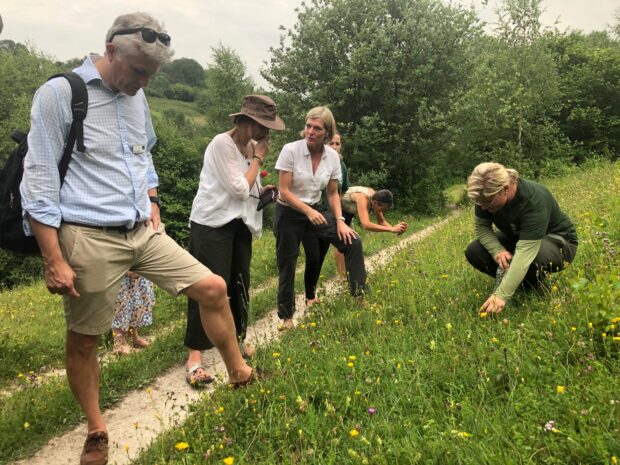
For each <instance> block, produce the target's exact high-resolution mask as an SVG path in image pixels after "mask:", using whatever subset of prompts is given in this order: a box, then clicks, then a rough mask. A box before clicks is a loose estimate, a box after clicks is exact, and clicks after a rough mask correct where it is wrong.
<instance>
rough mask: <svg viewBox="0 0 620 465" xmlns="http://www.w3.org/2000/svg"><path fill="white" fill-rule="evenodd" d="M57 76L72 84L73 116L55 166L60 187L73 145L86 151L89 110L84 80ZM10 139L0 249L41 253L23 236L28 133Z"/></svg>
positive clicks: (0, 203) (0, 183)
mask: <svg viewBox="0 0 620 465" xmlns="http://www.w3.org/2000/svg"><path fill="white" fill-rule="evenodd" d="M56 77H64V78H65V79H67V80H68V81H69V84H71V113H72V115H73V121H72V123H71V128H70V130H69V137H68V138H67V144H66V145H65V149H64V152H63V154H62V158H61V160H60V162H59V163H58V172H59V173H60V185H61V186H62V183H63V182H64V179H65V175H66V174H67V168H68V167H69V162H70V161H71V153H72V152H73V146H74V145H75V144H76V142H77V149H78V151H80V152H85V151H86V148H85V147H84V118H86V111H87V110H88V91H87V90H86V84H85V83H84V80H83V79H82V78H81V77H80V76H79V75H78V74H76V73H73V72H69V73H61V74H55V75H54V76H52V77H50V78H49V79H54V78H56ZM49 79H48V80H49ZM11 137H12V138H13V140H14V141H15V142H17V144H18V146H17V148H16V149H14V150H13V151H12V152H11V154H10V155H9V158H8V160H7V162H6V163H5V165H4V168H2V172H1V173H0V247H1V248H3V249H6V250H10V251H12V252H16V253H21V254H31V255H32V254H40V253H41V251H40V249H39V245H38V244H37V241H36V239H35V238H34V236H26V234H25V233H24V229H23V223H22V197H21V194H20V192H19V185H20V183H21V181H22V177H23V175H24V158H25V157H26V154H27V153H28V134H25V133H23V132H21V131H14V132H13V133H12V134H11Z"/></svg>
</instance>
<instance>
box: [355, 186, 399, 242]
mask: <svg viewBox="0 0 620 465" xmlns="http://www.w3.org/2000/svg"><path fill="white" fill-rule="evenodd" d="M351 198H352V199H353V200H355V205H356V206H357V217H358V219H359V220H360V224H361V225H362V228H364V229H365V230H367V231H373V232H391V233H394V234H402V233H404V232H405V231H406V230H407V223H404V222H402V221H401V222H400V223H398V224H397V225H396V226H391V225H390V223H388V222H387V221H386V219H385V216H383V213H382V212H376V216H377V222H378V224H377V223H373V222H372V221H370V215H368V197H366V196H365V195H364V194H363V193H361V192H356V193H355V194H352V195H351Z"/></svg>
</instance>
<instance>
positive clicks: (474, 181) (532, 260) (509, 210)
mask: <svg viewBox="0 0 620 465" xmlns="http://www.w3.org/2000/svg"><path fill="white" fill-rule="evenodd" d="M467 195H468V196H469V198H470V199H471V200H472V201H473V202H474V203H475V204H476V206H475V210H474V212H475V223H474V225H475V234H476V240H475V241H473V242H472V243H471V244H469V246H468V247H467V250H466V251H465V257H466V258H467V260H468V261H469V263H471V265H472V266H474V267H475V268H476V269H478V270H480V271H482V272H483V273H486V274H488V275H490V276H492V277H495V276H496V273H497V271H498V268H501V270H504V271H505V274H504V275H503V278H502V279H501V282H500V283H499V284H498V286H497V287H496V289H495V290H494V291H493V293H492V294H491V295H490V296H489V298H488V299H487V300H486V301H485V302H484V303H483V304H482V306H481V307H480V311H481V312H489V313H499V312H501V311H502V309H503V308H504V306H505V305H506V302H508V300H510V298H511V297H512V295H513V294H514V292H515V290H516V289H517V287H519V285H520V284H522V283H523V284H524V285H525V286H526V287H533V288H536V287H538V285H539V284H540V282H541V281H542V280H543V279H544V277H545V276H546V274H547V273H553V272H556V271H560V270H562V269H564V268H565V267H566V265H567V264H568V263H570V262H572V261H573V259H574V258H575V254H576V252H577V233H576V231H575V226H574V225H573V223H572V221H571V220H570V219H569V218H568V216H566V215H565V214H564V213H563V212H562V210H560V207H559V205H558V203H557V201H556V200H555V198H554V197H553V195H552V194H551V192H549V190H548V189H547V188H546V187H545V186H543V185H541V184H538V183H536V182H533V181H528V180H527V179H523V178H519V173H517V172H516V171H515V170H513V169H507V168H505V167H504V166H503V165H500V164H499V163H481V164H479V165H478V166H476V167H475V168H474V171H473V172H472V174H471V175H470V176H469V179H468V180H467ZM493 225H495V227H496V230H493ZM501 270H500V271H501Z"/></svg>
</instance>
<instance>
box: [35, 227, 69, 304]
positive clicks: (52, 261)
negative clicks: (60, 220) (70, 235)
mask: <svg viewBox="0 0 620 465" xmlns="http://www.w3.org/2000/svg"><path fill="white" fill-rule="evenodd" d="M30 227H31V228H32V232H33V234H34V236H35V237H36V239H37V243H38V244H39V247H40V249H41V255H42V256H43V265H44V266H45V285H46V286H47V289H48V290H49V291H50V292H51V293H52V294H62V295H69V296H71V297H79V296H80V294H79V293H78V292H77V291H76V290H75V287H74V282H75V278H76V276H77V275H76V274H75V271H73V268H71V267H70V266H69V264H68V263H67V262H66V261H65V259H64V257H63V256H62V252H61V251H60V244H59V243H58V230H57V229H56V228H53V227H52V226H47V225H45V224H43V223H39V222H38V221H36V220H33V219H30Z"/></svg>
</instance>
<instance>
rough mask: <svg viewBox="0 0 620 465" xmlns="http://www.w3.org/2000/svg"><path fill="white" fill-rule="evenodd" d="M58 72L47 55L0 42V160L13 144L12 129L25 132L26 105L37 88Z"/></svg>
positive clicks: (27, 125)
mask: <svg viewBox="0 0 620 465" xmlns="http://www.w3.org/2000/svg"><path fill="white" fill-rule="evenodd" d="M59 71H60V69H59V67H58V66H57V65H56V64H55V63H53V62H52V61H51V60H50V59H49V58H47V57H45V56H44V55H42V54H39V53H38V52H36V51H35V50H30V49H28V48H27V47H25V46H24V45H22V44H16V43H14V42H12V41H2V42H1V43H0V82H1V83H2V85H1V86H0V102H2V104H1V105H0V163H4V161H5V160H6V155H7V154H8V153H9V152H10V151H11V150H12V149H13V148H14V147H15V142H13V140H12V139H11V138H10V135H11V133H12V132H13V131H14V130H15V129H19V130H21V131H27V130H28V127H29V125H30V104H31V102H32V96H33V95H34V93H35V91H36V90H37V88H38V87H39V86H40V85H41V84H43V83H44V82H45V80H46V79H47V78H49V77H50V76H52V75H53V74H56V73H58V72H59Z"/></svg>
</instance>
